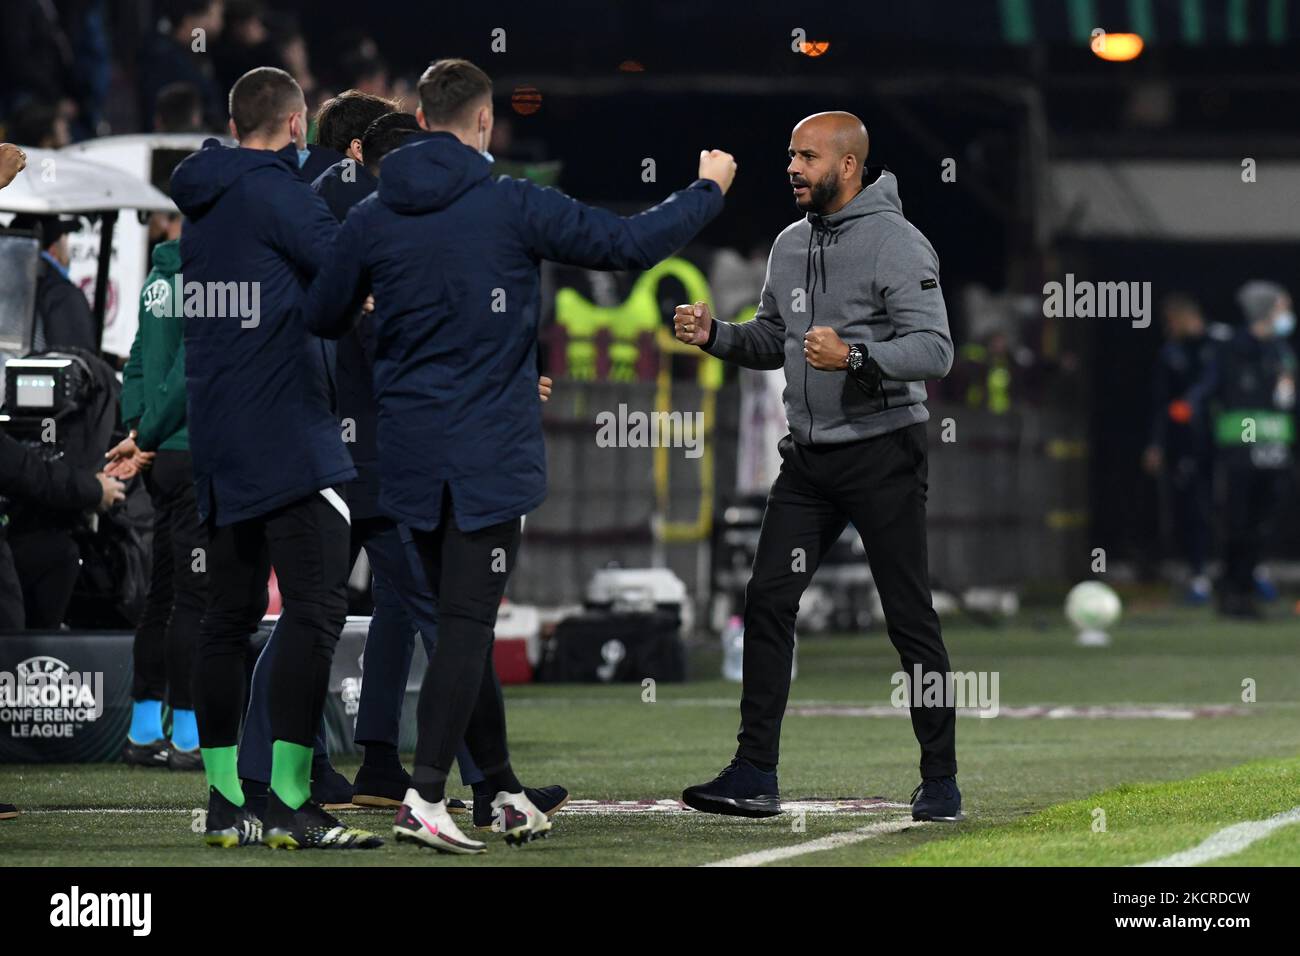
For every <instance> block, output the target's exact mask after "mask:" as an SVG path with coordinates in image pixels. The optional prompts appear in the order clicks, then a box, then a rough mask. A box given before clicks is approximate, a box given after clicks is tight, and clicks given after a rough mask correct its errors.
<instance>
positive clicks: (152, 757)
mask: <svg viewBox="0 0 1300 956" xmlns="http://www.w3.org/2000/svg"><path fill="white" fill-rule="evenodd" d="M167 751H168V746H167V738H166V737H159V738H158V739H157V740H153V741H150V742H149V743H147V744H138V743H136V742H135V741H134V740H132V739H131V738H130V737H128V738H126V743H125V744H124V745H123V747H122V760H123V761H125V762H126V763H128V764H130V765H131V766H132V767H166V766H167Z"/></svg>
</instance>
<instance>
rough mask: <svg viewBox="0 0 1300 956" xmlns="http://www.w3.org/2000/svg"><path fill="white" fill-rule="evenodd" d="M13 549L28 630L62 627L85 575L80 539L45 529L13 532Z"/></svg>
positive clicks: (56, 529) (59, 530)
mask: <svg viewBox="0 0 1300 956" xmlns="http://www.w3.org/2000/svg"><path fill="white" fill-rule="evenodd" d="M9 548H10V550H11V551H12V553H13V561H14V569H15V570H16V571H17V573H18V580H19V581H20V582H21V583H22V592H23V605H24V609H25V611H26V618H27V623H26V627H27V629H28V630H31V631H36V630H40V631H51V630H58V629H59V628H60V627H62V626H63V618H64V616H65V615H66V614H67V613H68V605H69V604H70V603H71V602H72V592H73V590H74V589H75V588H76V585H77V576H78V575H79V574H81V551H80V550H79V549H78V548H77V542H76V541H74V540H73V538H72V534H71V533H70V532H68V531H64V530H62V529H58V528H42V529H39V530H35V531H28V532H25V533H23V534H17V535H11V536H10V538H9Z"/></svg>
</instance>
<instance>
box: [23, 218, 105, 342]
mask: <svg viewBox="0 0 1300 956" xmlns="http://www.w3.org/2000/svg"><path fill="white" fill-rule="evenodd" d="M9 228H10V229H27V230H32V231H34V232H36V233H37V235H38V236H40V242H41V268H40V272H39V274H38V275H37V278H36V327H35V331H34V334H33V339H32V351H34V352H43V351H46V350H47V349H68V348H79V349H85V350H87V351H88V352H98V351H99V342H98V341H96V336H95V318H94V316H93V315H92V314H91V311H90V305H89V304H88V303H87V302H86V296H85V294H84V293H83V292H82V291H81V289H79V288H78V287H77V286H76V284H74V283H73V281H72V279H71V278H69V276H68V262H69V257H68V233H70V232H77V231H79V230H80V229H81V223H80V222H78V221H77V220H75V219H66V220H65V219H60V218H59V217H58V216H33V215H31V214H28V213H21V214H19V215H17V216H15V217H14V219H13V221H12V222H11V223H10V224H9Z"/></svg>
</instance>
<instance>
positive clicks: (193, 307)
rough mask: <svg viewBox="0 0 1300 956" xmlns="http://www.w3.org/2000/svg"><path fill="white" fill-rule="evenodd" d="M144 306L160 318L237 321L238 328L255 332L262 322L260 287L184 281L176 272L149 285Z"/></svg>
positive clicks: (232, 283) (252, 283)
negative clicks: (168, 278) (168, 277)
mask: <svg viewBox="0 0 1300 956" xmlns="http://www.w3.org/2000/svg"><path fill="white" fill-rule="evenodd" d="M144 307H145V308H146V309H148V310H149V313H150V314H151V315H153V316H154V317H155V318H160V319H162V318H168V319H179V318H182V317H184V318H187V319H239V320H240V322H239V327H240V328H243V329H255V328H257V327H258V326H259V325H260V324H261V323H262V284H261V283H260V282H233V281H232V282H186V281H185V275H184V274H183V273H180V272H178V273H176V274H175V275H174V276H172V277H171V279H170V280H167V279H155V280H154V281H153V282H151V283H149V285H148V286H147V287H146V288H145V290H144Z"/></svg>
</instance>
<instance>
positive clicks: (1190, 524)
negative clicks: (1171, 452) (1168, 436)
mask: <svg viewBox="0 0 1300 956" xmlns="http://www.w3.org/2000/svg"><path fill="white" fill-rule="evenodd" d="M1166 460H1167V461H1168V462H1169V467H1168V485H1167V487H1168V489H1169V506H1170V512H1171V517H1172V518H1173V522H1174V530H1175V532H1176V536H1177V542H1178V547H1179V550H1180V551H1181V552H1182V556H1183V557H1184V558H1185V559H1186V560H1187V565H1188V567H1189V568H1190V570H1191V572H1192V574H1193V575H1197V574H1202V573H1204V571H1205V562H1206V561H1207V560H1208V558H1209V554H1210V540H1211V537H1212V535H1211V524H1210V514H1211V505H1212V503H1213V497H1214V495H1213V492H1214V466H1213V463H1212V462H1210V461H1208V460H1206V459H1204V458H1201V457H1197V456H1193V455H1186V456H1183V457H1170V458H1167V459H1166Z"/></svg>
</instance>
